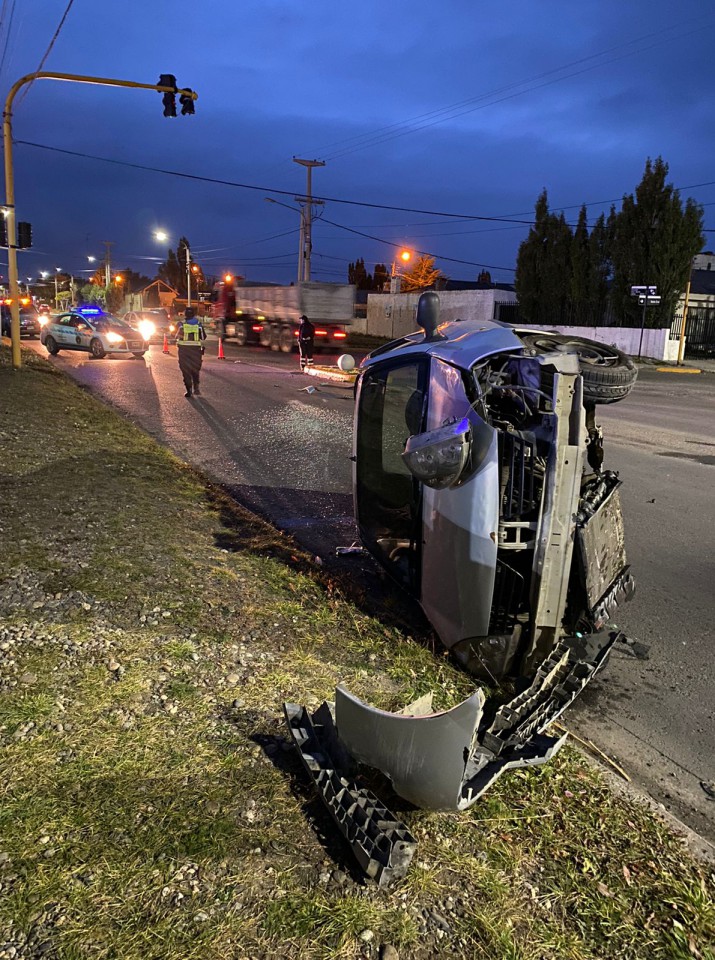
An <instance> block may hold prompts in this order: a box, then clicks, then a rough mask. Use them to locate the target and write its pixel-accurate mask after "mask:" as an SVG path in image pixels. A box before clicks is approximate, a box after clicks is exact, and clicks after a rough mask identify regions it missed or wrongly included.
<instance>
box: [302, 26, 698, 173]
mask: <svg viewBox="0 0 715 960" xmlns="http://www.w3.org/2000/svg"><path fill="white" fill-rule="evenodd" d="M707 20H708V18H705V22H707ZM697 22H698V24H699V26H698V27H696V28H694V29H692V30H687V31H685V32H681V33H679V34H674V33H673V31H672V28H671V27H670V26H668V27H663V28H661V29H659V30H655V31H652V32H651V33H647V34H643V35H642V36H641V37H637V38H634V39H633V40H629V41H626V42H625V43H622V44H617V45H616V46H614V47H609V48H608V49H606V50H603V51H600V52H599V53H595V54H591V55H589V56H588V57H582V58H580V59H578V60H574V61H572V62H570V63H567V64H564V65H562V66H560V67H556V68H554V69H553V70H549V71H546V72H545V73H542V74H538V75H536V76H535V77H531V78H527V79H525V80H521V81H517V82H516V83H512V84H508V85H506V86H504V87H500V88H497V89H496V90H494V91H492V92H490V93H487V94H482V95H480V96H478V97H473V98H470V99H468V100H463V101H460V102H459V103H456V104H453V105H451V106H448V107H443V108H441V109H439V110H434V111H432V112H430V113H426V114H422V115H420V116H418V117H415V118H412V119H410V120H406V121H401V122H399V123H396V124H390V125H388V126H387V127H383V128H380V129H378V130H377V131H375V133H373V134H371V135H370V134H367V135H365V134H362V135H360V136H359V137H352V138H348V139H347V140H346V141H337V143H336V145H338V144H340V143H341V142H345V143H350V142H351V141H358V142H357V143H354V145H353V146H346V147H344V148H343V149H341V150H338V151H336V152H334V153H332V154H327V155H325V160H326V161H329V160H336V159H338V158H340V157H343V156H346V155H347V154H349V153H353V152H354V151H356V150H362V149H365V148H366V147H370V146H376V145H377V144H381V143H385V142H387V141H388V140H393V139H397V138H398V137H402V136H406V135H407V134H410V133H417V132H419V131H420V130H423V129H425V128H427V127H432V126H435V125H437V124H440V123H445V122H447V121H448V120H456V119H458V118H459V117H462V116H465V115H466V114H468V113H473V112H475V111H476V110H481V109H484V108H485V107H488V106H493V105H494V104H497V103H502V102H504V101H506V100H512V99H514V98H515V97H520V96H523V95H524V94H526V93H531V92H533V91H534V90H539V89H542V88H543V87H547V86H551V85H552V84H555V83H560V82H562V81H563V80H568V79H571V78H573V77H577V76H580V75H582V74H583V73H588V72H589V71H591V70H595V69H597V68H599V67H602V66H607V65H609V64H611V63H616V62H618V61H619V60H624V59H626V58H627V57H630V56H633V55H634V54H635V53H645V52H647V51H649V50H652V49H653V48H654V47H657V46H660V45H661V44H663V43H672V42H673V40H674V39H682V38H684V37H688V36H690V35H691V34H693V33H699V32H701V31H702V24H703V20H702V19H700V20H698V21H697ZM663 33H665V34H666V36H665V37H663V39H660V40H657V41H655V42H654V43H651V44H649V45H648V46H645V47H642V48H640V49H638V50H635V51H633V50H631V51H628V52H626V53H623V54H621V55H620V56H617V57H611V58H610V59H607V60H600V58H602V57H604V56H606V55H607V54H609V53H612V52H614V51H616V50H620V49H622V48H623V47H632V46H633V45H634V44H636V43H640V42H642V41H643V40H648V39H650V38H651V37H656V36H659V35H660V34H663ZM591 60H600V62H598V63H591V64H590V65H589V66H586V67H584V68H583V69H581V70H576V71H573V72H572V73H568V74H566V75H565V76H562V77H554V78H553V79H549V80H544V82H543V83H536V82H535V81H538V80H542V79H544V78H546V77H550V76H552V75H553V74H554V73H561V72H562V71H563V70H568V69H570V68H571V67H573V66H578V65H580V64H582V63H588V62H589V61H591ZM524 85H528V86H526V89H524V90H519V89H517V90H516V91H515V92H513V93H509V92H508V91H511V90H514V88H518V87H521V86H524ZM502 93H503V94H505V95H504V96H499V94H502ZM493 97H496V98H497V99H491V98H493ZM470 104H476V105H470ZM463 108H464V109H463ZM455 111H457V112H455ZM420 121H421V122H420ZM402 127H405V129H400V128H402ZM393 128H395V129H393ZM389 131H392V132H389ZM318 153H322V151H318Z"/></svg>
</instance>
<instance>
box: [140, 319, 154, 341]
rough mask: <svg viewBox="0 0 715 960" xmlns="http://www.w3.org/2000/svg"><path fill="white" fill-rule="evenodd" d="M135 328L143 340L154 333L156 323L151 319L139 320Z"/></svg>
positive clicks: (149, 338) (149, 337)
mask: <svg viewBox="0 0 715 960" xmlns="http://www.w3.org/2000/svg"><path fill="white" fill-rule="evenodd" d="M137 330H138V331H139V333H140V334H141V335H142V337H144V339H145V340H151V338H152V337H153V336H154V334H155V333H156V324H155V323H154V322H153V321H152V320H140V321H139V323H138V324H137Z"/></svg>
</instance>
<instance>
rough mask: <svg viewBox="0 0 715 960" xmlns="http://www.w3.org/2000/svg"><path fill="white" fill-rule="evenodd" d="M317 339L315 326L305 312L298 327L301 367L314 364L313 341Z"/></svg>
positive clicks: (303, 368) (302, 368)
mask: <svg viewBox="0 0 715 960" xmlns="http://www.w3.org/2000/svg"><path fill="white" fill-rule="evenodd" d="M314 340H315V327H314V326H313V324H312V323H311V322H310V320H309V319H308V318H307V317H306V315H305V314H303V316H302V317H301V318H300V326H299V327H298V350H299V352H300V369H301V370H305V368H306V367H312V366H313V341H314Z"/></svg>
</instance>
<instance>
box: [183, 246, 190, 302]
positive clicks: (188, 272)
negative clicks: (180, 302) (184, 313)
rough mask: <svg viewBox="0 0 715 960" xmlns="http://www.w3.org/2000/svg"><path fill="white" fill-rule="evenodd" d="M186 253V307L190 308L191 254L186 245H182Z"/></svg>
mask: <svg viewBox="0 0 715 960" xmlns="http://www.w3.org/2000/svg"><path fill="white" fill-rule="evenodd" d="M184 251H185V252H186V306H187V307H190V306H191V253H190V252H189V245H188V243H187V244H185V245H184Z"/></svg>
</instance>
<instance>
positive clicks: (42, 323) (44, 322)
mask: <svg viewBox="0 0 715 960" xmlns="http://www.w3.org/2000/svg"><path fill="white" fill-rule="evenodd" d="M49 319H50V318H49V317H38V318H37V320H38V322H39V324H40V326H41V327H44V325H45V324H46V323H47V321H48V320H49Z"/></svg>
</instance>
